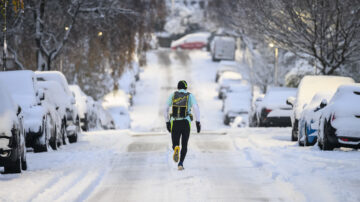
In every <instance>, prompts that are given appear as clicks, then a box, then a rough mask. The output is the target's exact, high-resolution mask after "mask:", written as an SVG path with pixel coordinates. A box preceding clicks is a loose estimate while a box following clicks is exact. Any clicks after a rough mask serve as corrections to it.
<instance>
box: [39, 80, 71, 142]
mask: <svg viewBox="0 0 360 202" xmlns="http://www.w3.org/2000/svg"><path fill="white" fill-rule="evenodd" d="M38 86H39V88H42V89H44V92H45V100H44V101H43V105H47V106H48V108H50V109H51V110H50V113H51V114H52V117H54V118H53V119H54V120H55V134H56V136H55V137H56V141H55V142H56V143H57V144H56V145H54V146H52V147H53V148H55V147H57V146H60V145H62V144H66V138H67V131H66V121H67V113H66V108H67V105H68V102H67V99H68V97H67V95H66V93H65V92H64V90H63V88H62V87H61V85H60V84H59V83H58V82H56V81H38Z"/></svg>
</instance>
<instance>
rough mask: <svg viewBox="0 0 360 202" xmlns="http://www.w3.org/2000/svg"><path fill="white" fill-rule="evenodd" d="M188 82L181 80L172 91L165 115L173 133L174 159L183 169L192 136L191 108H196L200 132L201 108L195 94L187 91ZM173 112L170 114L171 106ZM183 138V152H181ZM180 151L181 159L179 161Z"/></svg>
mask: <svg viewBox="0 0 360 202" xmlns="http://www.w3.org/2000/svg"><path fill="white" fill-rule="evenodd" d="M187 87H188V86H187V83H186V81H184V80H181V81H179V83H178V86H177V88H178V91H176V92H174V93H172V94H171V95H170V97H169V99H168V101H167V103H166V107H165V113H164V117H165V120H166V128H167V130H168V131H169V132H170V133H171V140H172V148H173V150H174V155H173V159H174V161H175V162H179V163H178V169H179V170H183V169H184V166H183V163H184V160H185V156H186V153H187V145H188V141H189V137H190V129H191V121H192V119H193V116H192V114H191V108H193V109H194V113H195V120H196V129H197V132H198V133H200V130H201V124H200V110H199V106H198V104H197V102H196V99H195V97H194V95H193V94H191V93H189V92H187V91H186V90H187ZM170 107H171V108H172V112H171V114H170V116H169V108H170ZM180 138H181V146H182V148H181V152H180ZM179 153H180V161H179Z"/></svg>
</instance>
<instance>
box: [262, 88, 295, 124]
mask: <svg viewBox="0 0 360 202" xmlns="http://www.w3.org/2000/svg"><path fill="white" fill-rule="evenodd" d="M296 91H297V89H296V88H284V87H271V88H269V89H268V91H267V92H266V94H265V97H264V99H263V100H262V101H261V102H260V103H259V104H258V105H257V108H256V109H255V113H256V117H257V121H256V123H257V126H260V127H270V126H271V127H290V126H291V119H290V116H291V114H292V109H291V107H290V106H288V105H287V104H286V99H287V98H288V97H290V96H295V95H296Z"/></svg>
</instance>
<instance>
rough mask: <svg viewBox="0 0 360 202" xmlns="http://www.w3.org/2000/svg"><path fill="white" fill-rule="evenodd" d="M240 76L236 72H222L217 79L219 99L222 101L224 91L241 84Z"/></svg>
mask: <svg viewBox="0 0 360 202" xmlns="http://www.w3.org/2000/svg"><path fill="white" fill-rule="evenodd" d="M242 81H243V80H242V75H241V74H240V73H238V72H224V73H223V74H222V75H221V76H220V78H219V87H218V91H219V95H218V97H219V99H223V92H224V89H225V90H226V89H229V88H230V86H232V85H235V84H237V83H241V82H242Z"/></svg>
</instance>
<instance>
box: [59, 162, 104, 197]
mask: <svg viewBox="0 0 360 202" xmlns="http://www.w3.org/2000/svg"><path fill="white" fill-rule="evenodd" d="M106 173H107V169H106V170H105V171H102V170H101V169H96V170H87V171H85V172H83V174H81V176H79V177H78V178H77V179H76V180H73V181H72V182H71V183H70V184H69V186H68V187H69V189H67V190H64V192H63V194H62V195H61V196H60V197H59V198H58V199H55V200H54V201H82V200H84V199H86V198H87V197H88V196H89V195H90V194H91V191H93V190H94V189H95V188H96V186H97V185H99V184H100V182H101V180H102V178H103V177H104V176H105V174H106Z"/></svg>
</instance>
